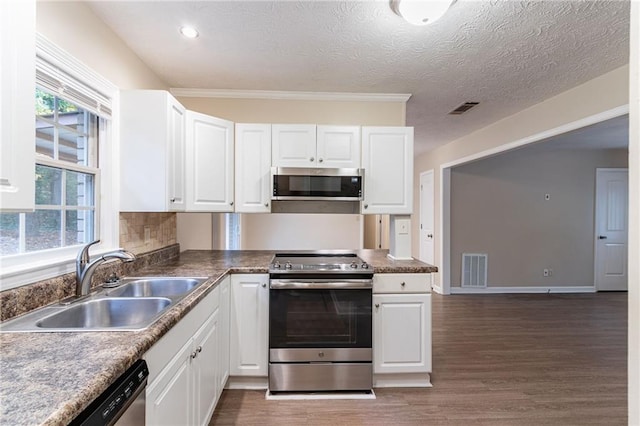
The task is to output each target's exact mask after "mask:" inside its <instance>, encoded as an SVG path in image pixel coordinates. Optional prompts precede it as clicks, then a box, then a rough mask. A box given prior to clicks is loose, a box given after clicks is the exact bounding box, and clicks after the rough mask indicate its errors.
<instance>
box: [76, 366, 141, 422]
mask: <svg viewBox="0 0 640 426" xmlns="http://www.w3.org/2000/svg"><path fill="white" fill-rule="evenodd" d="M148 377H149V368H148V367H147V363H146V362H145V361H144V360H138V361H136V362H135V364H133V365H132V366H131V367H130V368H129V369H128V370H127V371H126V372H125V373H124V374H123V375H122V376H120V377H119V378H118V379H117V380H116V381H115V382H114V383H113V384H112V385H111V386H109V387H108V388H107V390H105V391H104V392H103V393H102V394H101V395H100V396H99V397H98V398H96V400H95V401H93V402H92V403H91V404H89V406H88V407H87V408H86V409H85V410H84V411H83V412H82V413H80V414H79V415H78V417H76V418H75V419H74V420H73V421H72V422H71V425H82V426H94V425H95V426H98V425H100V426H103V425H113V424H114V423H115V422H116V421H117V420H118V418H120V416H122V414H123V413H124V412H125V411H126V410H127V408H128V407H129V405H131V403H133V401H134V400H135V399H136V398H137V397H138V395H139V394H140V393H141V392H143V391H144V388H145V387H146V385H147V378H148Z"/></svg>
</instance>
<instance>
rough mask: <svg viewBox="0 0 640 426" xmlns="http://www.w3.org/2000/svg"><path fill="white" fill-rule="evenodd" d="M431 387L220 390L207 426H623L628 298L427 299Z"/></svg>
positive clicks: (611, 295) (598, 295) (597, 295)
mask: <svg viewBox="0 0 640 426" xmlns="http://www.w3.org/2000/svg"><path fill="white" fill-rule="evenodd" d="M432 306H433V315H432V321H433V375H432V383H433V388H430V389H376V390H375V392H376V395H377V399H376V400H340V401H335V400H321V401H317V400H315V401H266V400H265V399H264V396H265V392H264V391H238V390H225V391H224V392H223V394H222V398H221V400H220V402H219V403H218V406H217V408H216V412H215V414H214V416H213V419H212V420H211V423H210V425H231V424H238V425H336V426H337V425H440V424H447V425H470V424H473V425H492V426H493V425H536V426H538V425H625V424H627V294H626V293H595V294H577V295H557V294H551V295H546V294H545V295H473V296H466V295H464V296H463V295H456V296H446V297H443V296H439V295H437V294H434V295H433V303H432Z"/></svg>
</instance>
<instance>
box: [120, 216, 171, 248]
mask: <svg viewBox="0 0 640 426" xmlns="http://www.w3.org/2000/svg"><path fill="white" fill-rule="evenodd" d="M176 224H177V219H176V214H175V213H120V246H121V247H122V248H124V249H125V250H129V251H131V252H133V253H135V254H139V253H146V252H149V251H151V250H157V249H160V248H162V247H166V246H169V245H171V244H175V243H176V242H177V225H176Z"/></svg>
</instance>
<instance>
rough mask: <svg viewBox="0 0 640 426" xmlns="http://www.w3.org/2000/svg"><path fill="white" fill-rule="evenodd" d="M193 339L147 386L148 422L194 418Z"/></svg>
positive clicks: (179, 421)
mask: <svg viewBox="0 0 640 426" xmlns="http://www.w3.org/2000/svg"><path fill="white" fill-rule="evenodd" d="M191 348H192V340H191V339H190V340H189V341H188V342H187V344H185V345H184V346H183V347H182V349H181V350H180V351H178V353H177V355H176V356H175V357H174V358H173V359H172V361H171V363H170V364H169V365H168V366H167V367H166V368H165V370H164V371H163V373H162V374H161V375H160V376H158V377H157V378H156V380H154V382H153V384H152V385H151V386H149V387H148V388H147V391H146V392H147V394H146V424H147V425H152V426H161V425H167V426H174V425H186V424H189V423H190V422H191V417H192V399H193V397H192V384H191V377H192V375H191V368H190V367H191V366H190V364H191Z"/></svg>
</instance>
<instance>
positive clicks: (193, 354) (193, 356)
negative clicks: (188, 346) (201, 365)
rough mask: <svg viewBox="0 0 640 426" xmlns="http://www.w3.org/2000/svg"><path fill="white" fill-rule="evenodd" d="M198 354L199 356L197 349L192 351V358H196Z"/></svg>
mask: <svg viewBox="0 0 640 426" xmlns="http://www.w3.org/2000/svg"><path fill="white" fill-rule="evenodd" d="M197 356H198V352H196V351H193V352H191V359H196V357H197Z"/></svg>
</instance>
